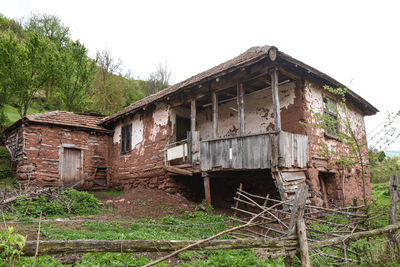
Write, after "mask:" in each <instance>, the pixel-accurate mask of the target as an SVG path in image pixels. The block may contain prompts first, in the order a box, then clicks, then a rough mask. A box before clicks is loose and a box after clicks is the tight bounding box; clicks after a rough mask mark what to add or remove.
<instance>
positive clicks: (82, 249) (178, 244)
mask: <svg viewBox="0 0 400 267" xmlns="http://www.w3.org/2000/svg"><path fill="white" fill-rule="evenodd" d="M398 229H400V223H397V224H394V225H388V226H386V227H383V228H379V229H374V230H370V231H365V232H358V233H354V234H352V235H347V236H342V237H336V238H331V239H327V240H323V241H319V242H313V243H311V244H310V245H309V248H311V249H320V248H324V247H329V246H334V245H337V244H342V243H343V241H346V242H349V241H354V240H358V239H361V238H366V237H371V236H375V235H382V234H386V233H388V232H389V231H396V230H398ZM196 242H198V241H197V240H41V241H39V251H38V255H54V254H75V253H88V252H117V253H121V252H127V253H133V252H166V251H174V250H177V249H181V248H184V247H187V246H189V245H192V244H195V243H196ZM297 245H298V241H297V240H295V239H293V238H287V239H281V240H267V239H243V240H229V239H225V240H211V241H208V242H207V243H203V244H199V245H197V246H195V247H191V248H190V250H218V249H244V248H268V251H267V253H268V254H269V255H281V254H282V252H284V250H286V252H287V253H291V252H294V251H296V249H297ZM36 246H37V241H27V242H26V245H25V246H24V248H23V250H22V252H23V253H24V256H34V255H35V251H36ZM3 249H4V248H3V247H0V252H2V251H3Z"/></svg>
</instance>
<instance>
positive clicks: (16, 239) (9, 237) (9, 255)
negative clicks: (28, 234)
mask: <svg viewBox="0 0 400 267" xmlns="http://www.w3.org/2000/svg"><path fill="white" fill-rule="evenodd" d="M0 242H1V243H0V248H2V252H1V253H0V257H1V259H2V260H3V261H6V262H7V263H8V265H9V266H14V264H15V261H16V260H17V259H18V258H19V257H20V256H21V255H22V248H23V247H24V246H25V242H26V240H25V237H23V236H22V235H20V234H17V233H14V228H13V227H7V228H5V229H3V231H2V232H1V233H0Z"/></svg>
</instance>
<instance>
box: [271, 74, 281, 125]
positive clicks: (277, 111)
mask: <svg viewBox="0 0 400 267" xmlns="http://www.w3.org/2000/svg"><path fill="white" fill-rule="evenodd" d="M271 88H272V105H273V110H274V123H275V131H281V130H282V126H281V107H280V103H279V90H278V71H277V69H276V68H275V67H274V68H273V70H272V72H271Z"/></svg>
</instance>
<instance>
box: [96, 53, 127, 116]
mask: <svg viewBox="0 0 400 267" xmlns="http://www.w3.org/2000/svg"><path fill="white" fill-rule="evenodd" d="M96 64H97V67H98V71H97V74H96V78H95V82H94V97H95V103H96V105H95V106H96V109H97V111H98V112H101V113H103V114H111V113H113V112H116V111H118V110H120V109H121V108H122V107H123V106H124V96H123V90H122V84H121V82H122V77H121V76H120V71H121V66H122V62H121V61H120V60H118V61H115V59H114V58H113V57H112V55H111V53H110V52H109V51H108V50H103V51H101V52H100V51H97V53H96Z"/></svg>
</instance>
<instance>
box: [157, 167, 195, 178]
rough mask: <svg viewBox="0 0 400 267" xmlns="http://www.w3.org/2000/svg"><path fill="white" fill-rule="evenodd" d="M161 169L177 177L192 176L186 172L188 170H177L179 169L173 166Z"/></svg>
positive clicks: (189, 172)
mask: <svg viewBox="0 0 400 267" xmlns="http://www.w3.org/2000/svg"><path fill="white" fill-rule="evenodd" d="M163 169H164V170H165V171H167V172H171V173H174V174H178V175H188V176H193V172H191V171H188V170H183V169H179V168H176V167H173V166H164V167H163Z"/></svg>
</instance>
